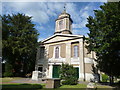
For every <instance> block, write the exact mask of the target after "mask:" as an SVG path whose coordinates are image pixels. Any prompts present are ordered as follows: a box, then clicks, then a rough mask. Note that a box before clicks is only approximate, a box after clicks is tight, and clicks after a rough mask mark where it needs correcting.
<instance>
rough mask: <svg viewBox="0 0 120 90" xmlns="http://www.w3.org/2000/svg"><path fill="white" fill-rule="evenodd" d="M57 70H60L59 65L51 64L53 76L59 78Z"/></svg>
mask: <svg viewBox="0 0 120 90" xmlns="http://www.w3.org/2000/svg"><path fill="white" fill-rule="evenodd" d="M59 70H60V65H53V72H52V77H53V78H59Z"/></svg>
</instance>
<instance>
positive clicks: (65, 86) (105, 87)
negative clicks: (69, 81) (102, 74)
mask: <svg viewBox="0 0 120 90" xmlns="http://www.w3.org/2000/svg"><path fill="white" fill-rule="evenodd" d="M60 88H87V85H85V84H77V85H62V86H61V87H60ZM101 88H102V90H106V89H109V90H112V89H113V87H111V86H107V85H106V86H105V85H97V90H101Z"/></svg>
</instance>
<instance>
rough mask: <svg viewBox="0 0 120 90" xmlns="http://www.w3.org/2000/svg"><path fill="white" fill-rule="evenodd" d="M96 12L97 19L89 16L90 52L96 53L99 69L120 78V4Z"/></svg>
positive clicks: (111, 79) (111, 77)
mask: <svg viewBox="0 0 120 90" xmlns="http://www.w3.org/2000/svg"><path fill="white" fill-rule="evenodd" d="M100 8H101V10H94V13H95V17H92V16H89V18H88V24H86V26H87V27H88V28H89V30H90V33H89V34H88V36H89V38H87V43H88V46H86V47H87V48H88V49H89V51H95V52H96V56H97V60H96V62H97V63H98V64H97V67H98V68H99V69H100V71H102V72H104V73H105V74H107V75H109V76H110V82H111V83H112V82H113V76H116V77H118V76H120V70H118V68H120V46H119V45H120V2H108V3H104V5H101V6H100Z"/></svg>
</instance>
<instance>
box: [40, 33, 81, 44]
mask: <svg viewBox="0 0 120 90" xmlns="http://www.w3.org/2000/svg"><path fill="white" fill-rule="evenodd" d="M81 37H83V35H61V34H57V35H53V36H51V37H49V38H47V39H45V40H43V41H42V42H43V43H52V42H60V41H66V40H72V39H77V38H81Z"/></svg>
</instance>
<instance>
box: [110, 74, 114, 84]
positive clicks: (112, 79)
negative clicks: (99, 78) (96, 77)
mask: <svg viewBox="0 0 120 90" xmlns="http://www.w3.org/2000/svg"><path fill="white" fill-rule="evenodd" d="M109 79H110V85H112V84H113V83H114V78H113V76H109Z"/></svg>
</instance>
